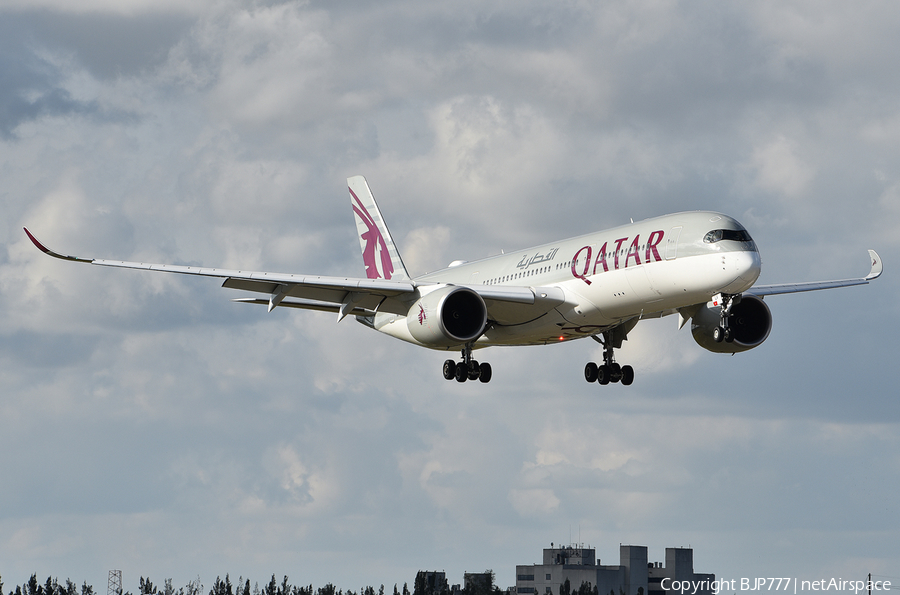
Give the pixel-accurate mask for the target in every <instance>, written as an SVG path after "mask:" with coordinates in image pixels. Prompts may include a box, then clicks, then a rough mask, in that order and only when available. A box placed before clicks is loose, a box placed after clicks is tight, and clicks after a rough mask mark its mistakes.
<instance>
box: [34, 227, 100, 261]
mask: <svg viewBox="0 0 900 595" xmlns="http://www.w3.org/2000/svg"><path fill="white" fill-rule="evenodd" d="M22 229H24V230H25V235H27V236H28V239H29V240H31V243H32V244H34V245H35V246H36V247H37V249H38V250H40V251H41V252H43V253H44V254H46V255H48V256H52V257H53V258H59V259H61V260H73V261H75V262H88V263H90V262H94V260H93V259H92V258H79V257H77V256H67V255H65V254H60V253H59V252H54V251H53V250H51V249H50V248H48V247H47V246H45V245H44V244H42V243H41V241H40V240H38V239H37V238H36V237H34V234H33V233H31V232H30V231H28V228H27V227H23V228H22Z"/></svg>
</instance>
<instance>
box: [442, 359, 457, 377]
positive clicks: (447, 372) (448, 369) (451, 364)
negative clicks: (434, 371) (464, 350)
mask: <svg viewBox="0 0 900 595" xmlns="http://www.w3.org/2000/svg"><path fill="white" fill-rule="evenodd" d="M454 378H456V362H455V361H453V360H452V359H448V360H447V361H445V362H444V380H453V379H454Z"/></svg>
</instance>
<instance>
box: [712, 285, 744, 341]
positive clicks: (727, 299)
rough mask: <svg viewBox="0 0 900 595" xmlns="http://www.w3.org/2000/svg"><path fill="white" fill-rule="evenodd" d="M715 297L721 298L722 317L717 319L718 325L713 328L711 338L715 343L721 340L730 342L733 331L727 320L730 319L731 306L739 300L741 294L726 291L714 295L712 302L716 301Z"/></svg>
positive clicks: (732, 337)
mask: <svg viewBox="0 0 900 595" xmlns="http://www.w3.org/2000/svg"><path fill="white" fill-rule="evenodd" d="M717 298H721V304H722V315H721V316H722V317H721V318H720V319H719V326H717V327H716V328H714V329H713V340H714V341H715V342H716V343H721V342H722V341H725V342H726V343H731V342H732V341H734V331H733V330H732V328H731V326H730V325H729V324H728V322H729V321H730V320H731V308H732V307H734V306H735V304H737V303H738V302H740V301H741V296H740V294H738V295H729V294H727V293H726V294H722V295H721V296H714V297H713V303H715V302H716V301H718V300H717Z"/></svg>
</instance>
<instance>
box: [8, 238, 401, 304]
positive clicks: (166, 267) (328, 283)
mask: <svg viewBox="0 0 900 595" xmlns="http://www.w3.org/2000/svg"><path fill="white" fill-rule="evenodd" d="M25 233H26V234H27V235H28V237H29V239H31V241H32V242H33V243H34V245H35V246H37V248H38V249H39V250H40V251H41V252H43V253H44V254H47V255H49V256H52V257H54V258H59V259H62V260H71V261H74V262H84V263H88V264H96V265H100V266H108V267H119V268H125V269H144V270H148V271H164V272H168V273H180V274H183V275H200V276H203V277H218V278H223V279H225V281H224V282H223V283H222V287H230V288H234V289H243V290H245V291H253V292H256V293H266V294H269V297H268V299H257V298H238V299H237V300H235V301H238V302H247V303H256V304H268V306H269V311H270V312H271V311H272V310H273V309H274V308H275V307H276V306H279V305H281V306H288V307H293V308H305V309H309V310H324V311H328V312H336V313H339V314H340V315H341V317H342V318H343V317H344V316H346V315H348V314H353V315H362V316H367V315H371V314H373V313H374V312H375V309H376V308H377V307H378V306H379V304H381V302H382V301H383V300H385V298H390V297H398V296H403V295H409V296H410V297H413V294H415V292H416V285H415V284H414V283H412V282H410V281H389V280H385V279H354V278H342V277H322V276H309V275H294V274H288V273H265V272H256V271H244V270H231V269H215V268H207V267H195V266H182V265H172V264H151V263H146V262H127V261H122V260H104V259H99V258H82V257H79V256H68V255H65V254H60V253H59V252H55V251H53V250H51V249H49V248H47V247H46V246H45V245H44V244H42V243H41V242H40V241H39V240H38V239H37V238H36V237H34V236H33V235H32V234H31V232H30V231H28V229H27V228H25ZM286 298H294V299H286ZM405 313H406V312H403V314H405Z"/></svg>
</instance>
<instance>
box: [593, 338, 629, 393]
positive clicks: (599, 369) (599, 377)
mask: <svg viewBox="0 0 900 595" xmlns="http://www.w3.org/2000/svg"><path fill="white" fill-rule="evenodd" d="M633 326H634V325H633V324H632V325H631V327H633ZM631 327H628V328H629V329H630V328H631ZM601 335H602V338H601ZM591 338H592V339H593V340H594V341H596V342H598V343H600V344H601V345H603V363H602V364H601V365H600V366H598V365H597V364H595V363H594V362H588V363H587V364H586V365H585V366H584V379H585V380H587V381H588V382H593V381H595V380H596V381H597V382H598V383H600V384H603V385H606V384H609V383H610V382H621V383H622V384H623V385H625V386H628V385H629V384H631V383H632V382H634V368H632V367H631V366H622V365H619V364H618V363H616V360H615V357H613V351H614V349H617V348H619V347H621V346H622V345H621V343H622V341H624V340H625V335H624V333H621V332H620V333H619V334H618V335H617V334H616V331H615V329H614V330H612V331H603V333H599V334H597V335H591Z"/></svg>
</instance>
